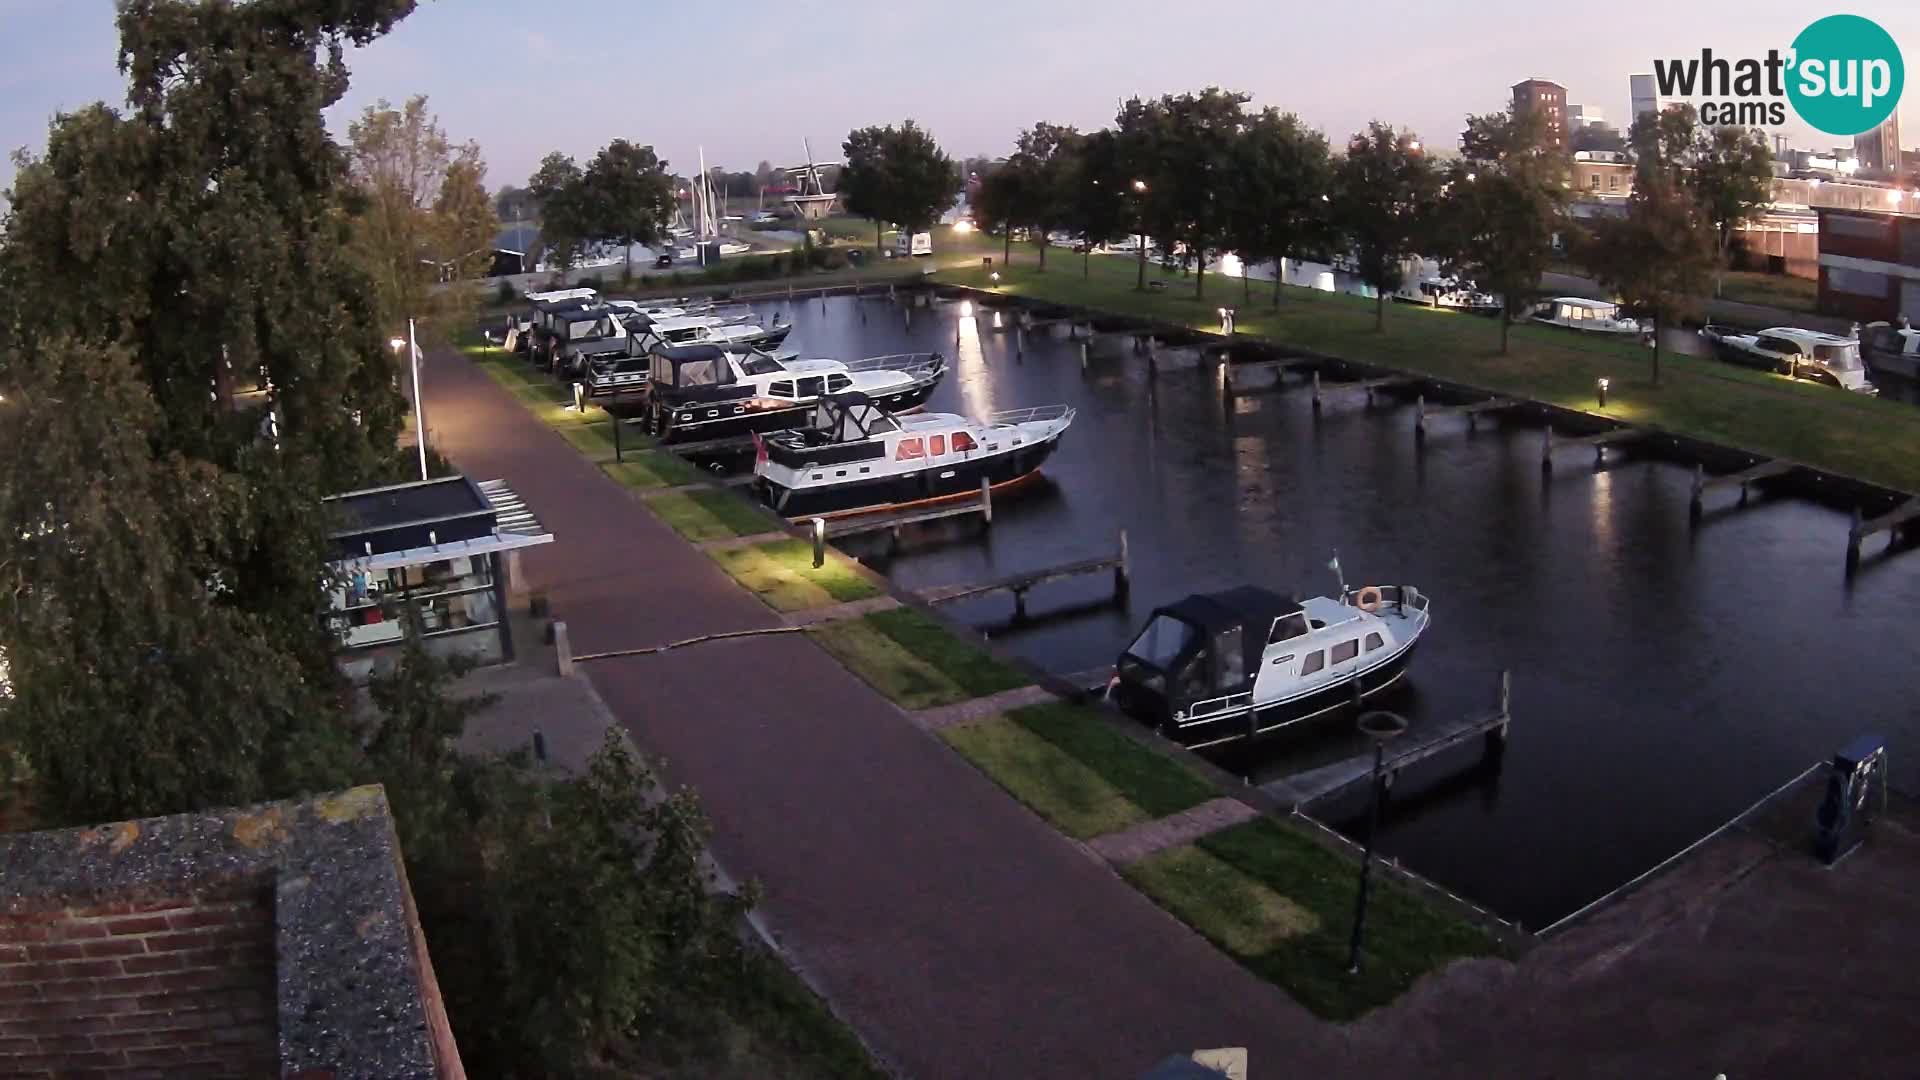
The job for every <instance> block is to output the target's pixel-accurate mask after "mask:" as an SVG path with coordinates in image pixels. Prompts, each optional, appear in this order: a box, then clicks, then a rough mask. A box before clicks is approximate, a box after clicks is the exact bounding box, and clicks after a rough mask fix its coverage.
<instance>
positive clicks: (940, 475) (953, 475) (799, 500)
mask: <svg viewBox="0 0 1920 1080" xmlns="http://www.w3.org/2000/svg"><path fill="white" fill-rule="evenodd" d="M1059 443H1060V436H1059V435H1055V436H1053V437H1052V438H1050V439H1047V440H1045V441H1042V442H1036V443H1029V444H1027V445H1025V446H1021V447H1016V448H1014V449H1011V450H1007V451H1004V452H1002V453H997V454H992V455H988V456H981V457H975V458H972V459H971V460H967V461H957V462H953V463H951V464H948V465H943V466H935V467H933V468H928V469H919V470H916V471H914V472H911V473H895V474H891V475H886V476H875V477H873V478H871V479H858V478H857V477H858V474H859V470H861V469H862V468H871V467H873V466H869V465H863V464H862V463H858V462H850V463H848V464H846V465H844V466H843V465H827V466H823V467H821V468H819V469H816V470H811V471H812V472H815V473H822V474H826V475H827V476H831V477H833V478H835V479H838V476H839V474H849V473H851V474H853V477H856V478H850V479H849V480H848V482H846V483H836V484H832V485H830V486H825V487H817V488H799V489H793V490H789V489H787V488H784V487H781V486H779V485H777V484H773V483H770V482H769V481H767V480H766V478H764V477H762V478H761V479H759V480H758V481H756V482H755V484H754V490H755V491H756V492H757V493H758V495H759V496H760V498H761V500H762V501H764V502H765V503H766V504H767V505H768V506H771V507H772V508H773V509H774V510H775V511H776V512H778V513H780V514H783V515H785V516H787V517H791V518H801V517H814V516H821V515H832V514H848V513H853V512H860V511H869V510H873V511H877V510H885V509H888V508H891V507H896V506H900V505H903V504H908V503H917V502H926V501H928V500H933V499H944V498H953V497H956V496H964V495H967V494H970V493H973V492H977V491H979V490H980V483H981V481H983V480H984V481H986V482H987V483H988V484H989V485H992V486H994V487H999V486H1001V485H1003V484H1010V483H1013V482H1014V481H1017V480H1022V479H1025V478H1026V477H1028V476H1031V475H1033V474H1034V473H1035V472H1036V471H1038V470H1039V468H1040V466H1041V465H1042V464H1043V463H1045V462H1046V460H1047V458H1049V457H1051V456H1053V451H1054V449H1055V447H1057V446H1058V445H1059Z"/></svg>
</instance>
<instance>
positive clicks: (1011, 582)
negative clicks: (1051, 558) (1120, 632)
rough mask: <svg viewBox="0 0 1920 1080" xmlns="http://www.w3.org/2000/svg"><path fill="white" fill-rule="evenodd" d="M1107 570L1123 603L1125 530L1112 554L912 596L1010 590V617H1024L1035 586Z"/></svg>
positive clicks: (942, 597)
mask: <svg viewBox="0 0 1920 1080" xmlns="http://www.w3.org/2000/svg"><path fill="white" fill-rule="evenodd" d="M1103 573H1111V574H1112V575H1113V595H1114V600H1115V602H1116V603H1118V602H1124V601H1125V600H1126V598H1127V590H1128V589H1129V588H1130V587H1131V582H1132V567H1131V566H1130V565H1129V562H1128V558H1127V531H1126V530H1125V529H1122V530H1120V546H1119V549H1118V550H1117V551H1115V552H1114V554H1112V555H1099V556H1095V557H1094V558H1091V559H1079V560H1077V561H1074V562H1070V563H1062V564H1061V565H1059V566H1049V567H1046V568H1045V569H1041V570H1023V571H1021V572H1019V573H1017V574H1008V575H1007V576H1005V577H1001V578H995V579H993V580H991V581H980V582H974V583H972V584H969V585H940V586H936V587H934V588H930V589H921V590H919V591H918V592H916V593H915V594H914V595H916V596H918V597H919V598H920V599H922V600H925V601H926V602H927V603H929V604H949V603H952V602H953V601H955V600H967V599H971V598H973V597H976V596H987V595H989V594H992V593H997V592H1011V593H1013V616H1014V618H1016V619H1024V618H1026V615H1027V593H1028V592H1029V591H1030V590H1032V589H1033V588H1035V587H1036V586H1040V585H1045V584H1047V583H1049V582H1053V581H1065V580H1067V579H1068V578H1076V577H1084V576H1086V575H1088V574H1103Z"/></svg>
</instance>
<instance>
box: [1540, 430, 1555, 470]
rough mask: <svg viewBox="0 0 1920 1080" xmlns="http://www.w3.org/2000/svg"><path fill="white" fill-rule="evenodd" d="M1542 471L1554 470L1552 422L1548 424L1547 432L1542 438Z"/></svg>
mask: <svg viewBox="0 0 1920 1080" xmlns="http://www.w3.org/2000/svg"><path fill="white" fill-rule="evenodd" d="M1540 471H1541V472H1552V471H1553V425H1552V424H1548V425H1547V430H1546V433H1545V434H1544V435H1542V436H1541V438H1540Z"/></svg>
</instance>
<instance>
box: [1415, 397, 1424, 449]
mask: <svg viewBox="0 0 1920 1080" xmlns="http://www.w3.org/2000/svg"><path fill="white" fill-rule="evenodd" d="M1413 437H1414V438H1415V439H1424V438H1426V437H1427V395H1425V394H1416V395H1414V398H1413Z"/></svg>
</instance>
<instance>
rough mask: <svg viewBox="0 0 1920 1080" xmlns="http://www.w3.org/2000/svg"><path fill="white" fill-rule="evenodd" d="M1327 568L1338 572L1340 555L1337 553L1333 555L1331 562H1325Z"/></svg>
mask: <svg viewBox="0 0 1920 1080" xmlns="http://www.w3.org/2000/svg"><path fill="white" fill-rule="evenodd" d="M1327 569H1329V570H1331V571H1333V572H1334V573H1336V574H1338V573H1339V572H1340V556H1338V555H1335V556H1334V557H1333V561H1332V562H1329V563H1327Z"/></svg>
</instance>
